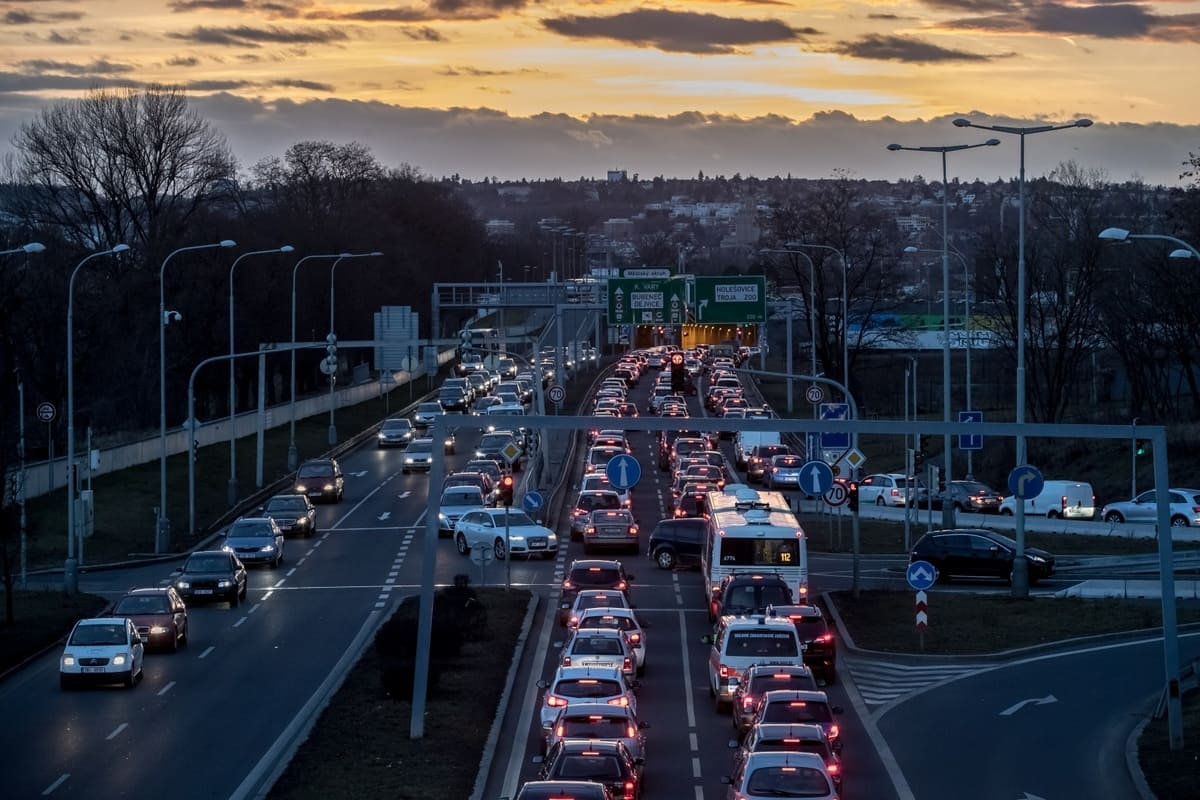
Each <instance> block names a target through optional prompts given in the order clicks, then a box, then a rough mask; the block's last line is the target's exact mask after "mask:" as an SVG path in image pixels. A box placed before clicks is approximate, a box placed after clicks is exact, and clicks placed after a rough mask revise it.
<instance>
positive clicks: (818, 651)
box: [767, 606, 837, 688]
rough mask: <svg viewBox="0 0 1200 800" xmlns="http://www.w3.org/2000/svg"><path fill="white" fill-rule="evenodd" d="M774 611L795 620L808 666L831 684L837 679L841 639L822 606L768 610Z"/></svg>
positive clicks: (777, 607) (778, 607)
mask: <svg viewBox="0 0 1200 800" xmlns="http://www.w3.org/2000/svg"><path fill="white" fill-rule="evenodd" d="M772 612H774V614H775V616H777V617H787V618H788V619H790V620H791V621H792V622H793V623H795V625H796V634H797V635H798V636H799V637H800V644H801V646H802V647H803V648H804V664H805V666H807V667H808V668H809V669H811V670H812V671H813V674H814V675H816V676H817V679H818V680H821V681H824V682H825V683H826V684H827V685H829V686H832V685H833V684H834V683H836V682H837V642H836V641H835V640H834V638H833V631H832V630H830V628H829V623H828V621H827V620H826V619H825V615H823V614H822V613H821V609H819V608H817V607H816V606H772V607H771V608H770V609H769V610H768V612H767V613H772ZM780 688H783V687H780Z"/></svg>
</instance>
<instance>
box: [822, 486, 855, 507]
mask: <svg viewBox="0 0 1200 800" xmlns="http://www.w3.org/2000/svg"><path fill="white" fill-rule="evenodd" d="M824 497H825V502H826V503H828V504H829V505H831V506H840V505H845V503H846V501H847V500H849V499H850V492H849V491H847V490H846V487H845V486H844V485H842V484H840V483H838V482H837V481H834V483H833V485H832V486H830V487H829V491H827V492H825V495H824Z"/></svg>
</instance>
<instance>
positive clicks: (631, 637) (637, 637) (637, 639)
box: [629, 633, 642, 644]
mask: <svg viewBox="0 0 1200 800" xmlns="http://www.w3.org/2000/svg"><path fill="white" fill-rule="evenodd" d="M629 641H630V642H632V643H633V644H637V643H639V642H640V641H642V635H641V634H640V633H631V634H629Z"/></svg>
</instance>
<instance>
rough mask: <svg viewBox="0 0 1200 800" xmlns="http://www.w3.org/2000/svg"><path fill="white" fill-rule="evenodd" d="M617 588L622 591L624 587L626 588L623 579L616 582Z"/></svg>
mask: <svg viewBox="0 0 1200 800" xmlns="http://www.w3.org/2000/svg"><path fill="white" fill-rule="evenodd" d="M617 588H618V589H620V590H621V591H622V592H623V591H625V589H626V588H628V587H626V585H625V581H621V582H620V583H618V584H617Z"/></svg>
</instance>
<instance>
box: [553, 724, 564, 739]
mask: <svg viewBox="0 0 1200 800" xmlns="http://www.w3.org/2000/svg"><path fill="white" fill-rule="evenodd" d="M566 732H567V728H566V726H565V725H559V726H558V727H557V728H555V729H554V735H555V736H558V737H560V738H561V737H562V735H563V734H565V733H566Z"/></svg>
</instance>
